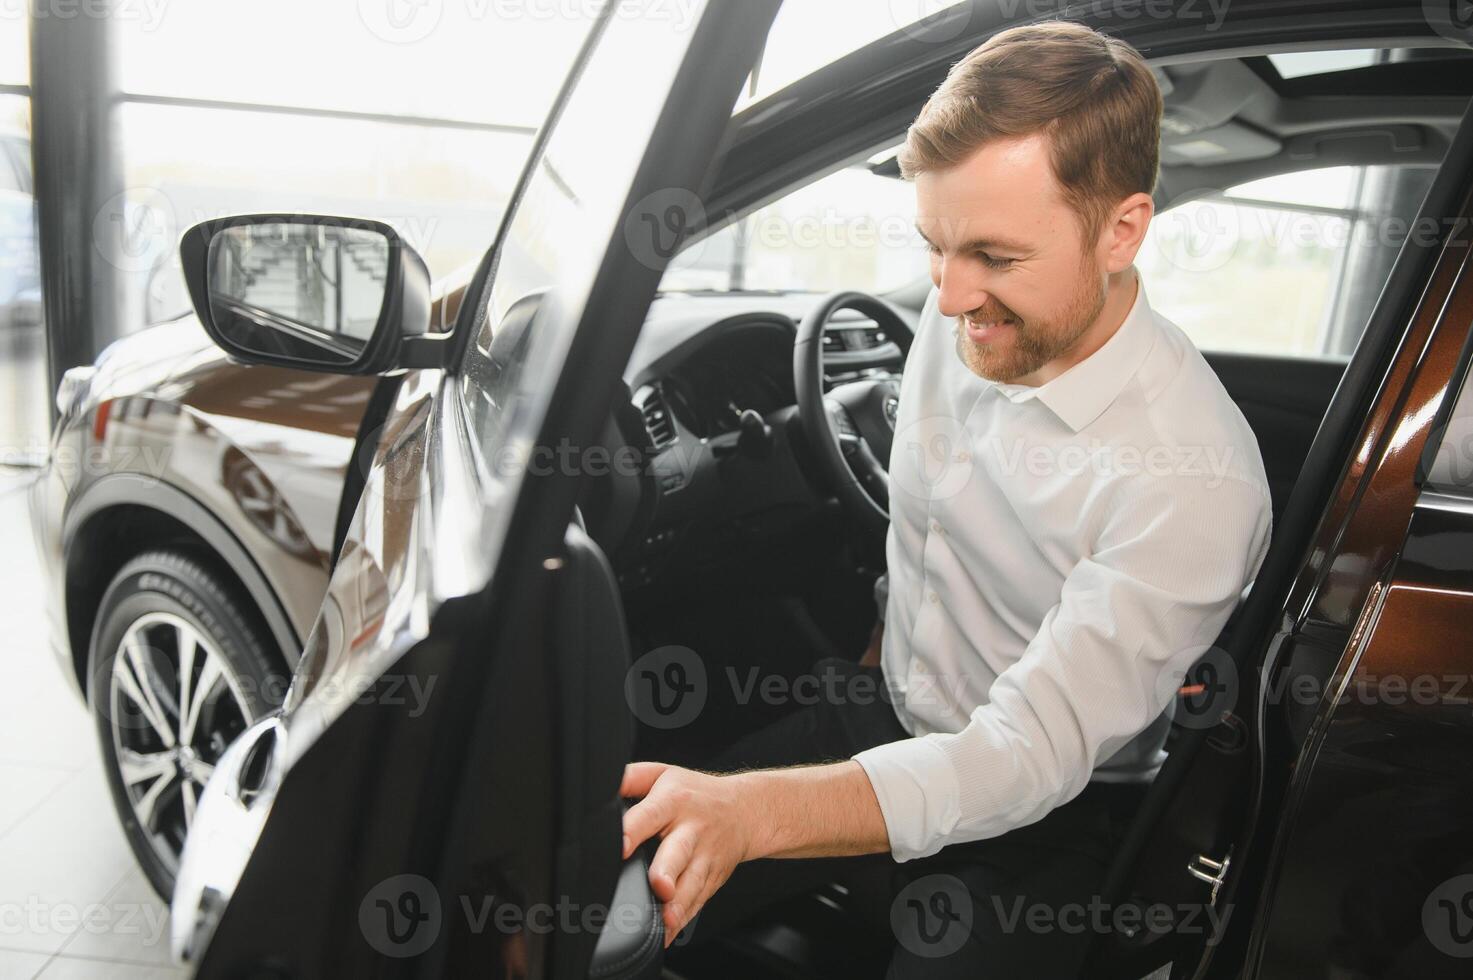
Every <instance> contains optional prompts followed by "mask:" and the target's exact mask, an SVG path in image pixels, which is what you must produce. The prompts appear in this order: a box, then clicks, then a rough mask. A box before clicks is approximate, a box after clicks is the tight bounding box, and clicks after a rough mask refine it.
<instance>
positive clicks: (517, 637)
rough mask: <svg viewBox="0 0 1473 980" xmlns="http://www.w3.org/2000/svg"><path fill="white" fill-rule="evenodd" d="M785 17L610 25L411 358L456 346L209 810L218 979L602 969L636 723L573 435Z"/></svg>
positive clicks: (194, 947)
mask: <svg viewBox="0 0 1473 980" xmlns="http://www.w3.org/2000/svg"><path fill="white" fill-rule="evenodd" d="M777 6H778V0H744V2H743V3H740V4H721V3H708V2H706V0H690V2H684V3H668V2H659V0H649V2H644V3H633V4H631V3H627V2H625V3H617V4H614V3H610V4H606V5H604V6H603V7H602V9H601V11H600V13H599V15H598V18H597V20H596V22H595V24H594V26H593V27H592V29H591V32H590V36H589V39H588V41H587V43H586V45H585V47H584V49H583V51H582V52H581V53H580V56H579V58H578V59H577V61H576V62H575V64H574V67H573V69H572V71H571V73H570V76H569V79H568V82H567V84H566V86H565V88H564V90H563V92H562V93H561V94H560V96H559V98H558V100H557V102H556V103H555V106H554V109H553V111H552V114H551V117H550V119H549V122H548V124H547V125H546V126H545V127H544V129H543V131H542V132H541V133H540V134H539V137H538V140H537V143H536V146H535V148H534V150H533V153H532V155H531V159H530V161H529V164H528V166H527V170H526V172H525V174H524V175H523V177H522V180H521V182H520V183H519V186H518V188H517V190H516V193H515V195H514V198H513V200H514V203H513V205H512V207H511V208H510V209H509V212H508V217H507V219H506V221H505V224H504V226H503V228H502V230H501V231H500V232H499V235H498V239H497V241H496V242H495V243H494V244H493V246H492V248H491V250H490V251H489V252H488V254H487V256H486V258H485V260H484V261H483V263H482V267H481V268H480V269H479V270H478V273H477V277H476V279H475V280H474V282H473V283H472V286H471V288H470V290H469V291H468V293H467V301H466V302H465V303H464V304H463V309H462V312H461V315H460V317H459V319H458V321H457V323H456V326H455V332H454V336H453V346H452V344H445V343H441V344H437V345H435V347H433V348H424V347H421V348H419V349H420V350H425V349H452V350H453V353H452V354H451V355H450V356H449V357H448V358H447V360H446V361H445V362H444V363H443V365H436V366H432V367H427V368H421V369H419V370H413V371H409V372H408V373H407V374H406V375H405V377H404V380H403V384H402V385H401V387H400V389H399V391H398V393H397V396H396V399H395V403H394V406H393V408H392V410H391V411H390V413H389V415H388V419H387V421H386V423H385V425H384V427H383V431H382V433H381V435H380V437H379V441H378V445H377V449H376V453H375V456H374V462H373V466H372V470H371V471H370V473H369V475H368V478H367V480H366V485H365V488H364V491H363V494H362V498H361V500H360V502H359V505H358V509H357V511H356V513H355V514H354V517H353V519H352V522H351V526H350V528H349V531H348V533H347V535H346V540H345V541H344V544H343V547H342V550H341V555H340V558H339V561H338V565H337V567H336V569H335V571H334V575H333V579H332V582H331V585H330V586H329V592H328V597H327V599H326V601H325V603H324V606H323V609H322V612H321V614H320V615H319V618H318V621H317V624H316V626H315V628H314V629H313V632H312V634H311V636H310V637H309V639H308V641H307V644H306V650H305V652H304V654H303V657H302V661H301V665H300V667H299V669H298V672H297V675H296V677H295V678H294V680H293V685H292V689H291V691H290V692H289V694H288V698H287V703H286V705H285V707H284V709H283V711H282V713H281V714H280V715H278V716H273V717H271V718H268V719H266V720H265V721H263V722H261V723H259V724H258V725H256V726H254V727H253V728H251V729H250V730H249V731H248V732H247V733H246V734H245V735H244V736H242V738H241V739H240V740H239V741H238V742H237V743H235V744H234V745H233V746H232V748H231V749H230V751H229V753H227V758H226V759H225V760H222V762H221V764H220V766H219V767H218V768H217V770H216V772H215V774H214V776H213V777H212V778H211V781H210V784H209V789H208V791H207V797H208V798H207V799H205V800H202V802H201V804H200V807H199V811H198V813H197V814H196V822H195V824H194V828H195V829H194V832H192V834H191V838H190V841H189V844H188V846H187V849H186V853H185V857H184V862H183V867H182V869H181V874H180V880H179V885H178V888H177V890H176V894H175V900H174V906H173V915H174V925H173V940H174V945H175V950H176V952H177V953H179V954H181V955H183V956H184V957H185V958H187V959H188V960H189V961H191V962H193V963H197V964H198V974H197V975H198V976H202V977H216V976H231V977H234V976H243V975H251V976H273V977H321V976H409V975H414V976H423V975H432V976H441V975H451V976H461V975H467V974H469V973H472V972H474V973H476V974H488V975H492V976H561V977H576V976H587V975H588V964H589V959H590V956H591V954H592V950H593V947H594V944H595V942H596V941H597V939H598V935H599V933H600V931H601V930H602V929H603V921H604V918H605V917H606V916H608V915H609V914H610V913H609V903H610V901H611V896H612V895H613V892H614V887H615V882H616V879H617V878H618V876H619V875H620V859H619V854H620V835H621V832H620V815H621V806H620V801H619V800H618V783H619V778H620V773H621V771H622V766H623V763H624V762H625V761H626V759H627V752H628V735H629V721H628V717H627V708H625V707H624V703H623V687H622V675H623V671H624V669H625V666H626V664H625V659H624V658H625V657H626V656H627V650H626V647H625V643H626V640H625V637H624V636H623V635H622V620H621V618H620V612H619V596H618V592H617V588H616V586H615V585H614V583H613V579H612V576H611V575H610V574H609V571H608V567H607V564H606V562H605V561H604V560H603V557H602V555H601V554H600V553H599V552H598V549H597V547H596V546H594V545H593V544H592V543H591V542H590V541H589V540H588V538H587V537H586V535H584V534H582V532H581V531H580V529H579V527H578V524H577V520H576V514H575V508H574V502H575V497H576V493H577V490H578V481H579V476H580V467H579V463H578V453H577V447H579V446H593V445H595V444H596V442H597V435H598V433H599V432H600V431H601V430H602V428H603V426H604V423H605V422H606V420H607V417H608V414H609V411H610V406H611V405H612V404H613V400H614V397H615V392H616V390H617V383H618V376H619V373H620V369H621V368H622V366H623V365H624V363H625V362H626V360H627V359H628V356H629V352H630V350H631V349H632V347H633V343H634V340H635V337H636V336H637V334H638V331H639V328H640V326H641V324H642V322H643V320H644V316H645V313H646V312H647V309H648V306H649V303H650V301H651V300H652V298H653V296H654V293H655V290H656V288H657V286H658V282H659V278H660V274H661V271H662V269H663V266H664V263H665V261H666V260H667V259H668V258H669V256H670V255H671V254H672V252H673V246H674V244H675V241H676V240H677V239H678V236H679V235H680V233H681V232H682V229H683V228H684V227H685V226H687V225H688V223H689V222H690V221H691V220H693V218H694V213H693V212H692V211H691V202H693V201H694V200H695V193H694V191H693V190H692V189H695V190H699V187H700V182H701V181H702V179H703V178H704V176H705V174H706V173H707V171H708V169H709V167H710V165H711V163H712V160H713V159H714V156H715V153H716V151H717V148H718V145H719V143H720V140H721V139H722V137H723V134H724V133H725V131H726V126H727V123H728V120H729V118H730V114H731V109H732V106H733V104H734V102H735V99H736V96H737V92H738V89H739V87H740V84H741V82H742V80H743V78H744V77H745V76H746V75H747V74H748V72H749V70H750V67H751V65H752V63H753V62H754V61H755V59H756V57H757V54H758V52H759V50H760V48H761V45H762V43H763V42H764V40H765V37H766V34H767V30H768V28H769V27H770V24H771V20H772V18H773V16H775V14H776V9H777ZM549 447H555V448H557V449H560V450H563V451H561V452H559V453H556V454H553V453H545V452H543V450H544V449H545V448H549ZM569 447H570V448H571V452H569V451H567V450H568V448H569ZM549 460H555V462H549ZM645 904H646V905H647V904H648V902H647V901H646V902H645ZM655 918H656V919H658V917H657V916H656V917H655ZM656 948H658V947H656Z"/></svg>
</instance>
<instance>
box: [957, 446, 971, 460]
mask: <svg viewBox="0 0 1473 980" xmlns="http://www.w3.org/2000/svg"><path fill="white" fill-rule="evenodd" d="M971 458H972V454H971V453H969V452H967V451H966V450H965V449H963V450H962V451H961V452H959V453H957V454H956V461H957V462H958V463H965V462H966V461H967V460H969V459H971Z"/></svg>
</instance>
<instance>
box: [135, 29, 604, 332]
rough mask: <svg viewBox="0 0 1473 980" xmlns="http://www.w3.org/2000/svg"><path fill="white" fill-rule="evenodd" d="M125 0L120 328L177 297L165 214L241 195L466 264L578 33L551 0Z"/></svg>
mask: <svg viewBox="0 0 1473 980" xmlns="http://www.w3.org/2000/svg"><path fill="white" fill-rule="evenodd" d="M400 6H401V5H395V4H384V3H362V4H353V3H349V4H302V3H295V2H290V0H258V2H255V3H251V4H243V5H220V4H217V3H211V2H208V0H173V2H171V3H169V4H167V5H165V6H162V7H158V8H156V10H157V13H156V14H154V13H150V8H148V7H146V6H143V5H139V6H137V7H134V8H130V9H133V10H135V11H136V14H137V15H136V16H133V17H126V18H124V17H120V18H119V19H118V20H117V22H116V23H115V25H114V31H115V37H116V40H117V49H118V81H119V86H120V87H121V89H122V90H123V93H124V94H123V98H122V103H123V104H122V108H121V111H120V118H119V132H120V133H121V136H122V140H123V154H122V155H123V168H124V183H125V186H126V188H127V189H126V191H125V200H124V201H123V202H121V203H120V206H119V215H118V218H119V220H121V222H122V225H123V228H124V229H125V241H124V243H123V247H122V255H121V256H120V258H119V262H118V263H117V264H118V265H119V267H120V269H121V271H122V272H123V274H124V277H125V286H126V289H125V296H126V309H124V310H123V311H121V312H120V316H121V321H122V322H121V323H120V330H119V332H120V333H128V332H131V331H133V330H136V329H139V328H141V327H143V326H146V325H148V324H151V323H157V322H160V321H163V320H167V319H171V318H173V317H175V316H178V315H179V314H181V313H185V312H188V310H189V308H190V306H189V297H188V295H187V293H186V291H185V289H184V283H183V279H182V276H181V274H180V272H179V265H178V256H177V249H176V245H177V242H178V236H179V234H180V233H181V232H183V231H184V230H186V229H187V228H189V227H190V226H191V225H193V224H195V223H197V222H199V221H202V220H205V219H207V218H213V217H219V216H222V215H227V214H238V213H246V212H252V211H285V212H307V213H325V214H346V215H361V216H364V217H369V218H374V219H377V220H380V221H384V222H387V223H388V224H390V225H392V226H393V227H394V228H395V229H396V230H397V231H398V232H399V233H400V234H401V235H403V236H404V237H405V239H406V240H407V241H408V242H409V244H411V245H412V246H414V248H415V249H416V250H417V251H418V252H419V253H420V254H421V255H423V256H424V257H425V260H426V262H427V263H428V264H429V267H430V273H431V275H432V276H433V277H434V278H436V279H437V280H441V281H445V282H447V283H455V282H457V281H459V280H463V279H468V278H469V276H470V273H471V271H472V268H473V267H474V264H475V263H476V262H477V261H478V260H479V259H480V257H481V255H482V254H483V253H484V252H485V251H486V249H487V247H488V246H489V245H490V243H491V240H492V238H493V236H494V235H495V233H496V229H497V227H498V225H499V223H500V220H501V216H502V213H503V211H504V209H505V207H506V204H507V200H508V199H509V197H510V195H511V192H512V188H513V187H514V185H515V183H516V180H517V177H518V176H519V175H520V173H521V170H522V167H523V165H524V164H525V162H526V159H527V155H528V153H529V152H530V150H531V144H532V137H533V136H534V135H535V133H536V130H537V127H538V126H540V125H541V123H542V121H543V117H544V116H545V115H546V113H547V110H548V108H549V107H550V106H551V104H552V99H553V97H554V95H555V94H556V92H557V87H558V85H559V84H560V83H561V81H562V76H563V73H564V71H566V68H567V66H568V64H570V63H571V61H572V58H573V55H574V53H575V52H576V50H577V47H578V45H579V43H580V42H581V41H582V39H583V37H584V36H585V34H586V32H587V27H588V22H587V19H586V18H583V17H568V16H560V15H559V9H560V8H557V7H555V6H551V7H549V6H545V5H544V6H538V5H524V6H521V7H517V8H511V7H508V6H507V5H493V4H418V5H414V4H410V5H402V9H400Z"/></svg>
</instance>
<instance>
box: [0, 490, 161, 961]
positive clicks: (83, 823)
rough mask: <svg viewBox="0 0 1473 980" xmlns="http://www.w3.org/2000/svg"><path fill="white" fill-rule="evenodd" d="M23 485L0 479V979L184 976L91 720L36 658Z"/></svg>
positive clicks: (42, 645) (38, 629) (39, 640)
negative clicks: (118, 812) (2, 662)
mask: <svg viewBox="0 0 1473 980" xmlns="http://www.w3.org/2000/svg"><path fill="white" fill-rule="evenodd" d="M25 480H26V476H25V475H24V474H23V473H17V472H16V471H13V470H0V541H4V542H5V547H4V551H3V554H4V559H3V560H0V622H3V623H4V624H5V634H6V637H7V639H8V640H9V643H8V644H7V646H6V650H5V659H6V663H7V667H8V669H7V670H6V671H5V674H4V677H5V680H4V682H3V683H0V980H31V978H33V977H40V978H44V980H58V978H69V977H107V978H117V980H151V978H163V977H184V976H187V975H188V974H187V972H186V971H184V970H181V969H178V968H175V967H173V966H172V965H171V964H170V962H169V948H168V947H169V943H168V919H167V910H166V909H165V907H164V904H163V903H162V902H160V901H159V899H158V898H157V897H156V896H155V895H154V894H153V891H152V890H151V889H150V888H149V885H148V882H147V881H146V880H145V879H144V878H143V876H142V874H141V872H139V870H138V867H137V865H136V864H135V863H134V861H133V856H132V854H131V852H130V851H129V850H128V845H127V843H126V842H125V841H124V840H123V835H122V832H121V831H120V830H119V829H118V824H117V818H116V816H115V814H114V811H113V804H112V799H111V798H110V797H109V795H108V790H107V784H106V782H105V780H104V777H103V774H102V770H101V764H100V762H99V759H98V750H97V743H96V740H95V737H94V733H93V728H92V721H91V718H90V716H89V715H88V713H87V711H86V708H85V706H84V705H83V704H82V702H81V699H80V698H78V697H77V695H76V694H75V693H74V692H73V691H72V690H71V689H70V688H69V687H68V686H67V684H66V681H65V680H64V678H63V676H62V673H61V671H60V670H59V669H58V668H57V666H56V665H55V664H54V663H53V662H52V660H51V655H50V653H49V652H48V650H47V649H46V641H45V638H44V624H43V622H42V619H41V614H40V611H39V610H40V608H41V596H40V581H39V578H38V576H37V574H36V571H35V555H34V550H33V548H32V547H31V539H30V524H29V522H28V521H27V519H26V514H25V492H24V482H25Z"/></svg>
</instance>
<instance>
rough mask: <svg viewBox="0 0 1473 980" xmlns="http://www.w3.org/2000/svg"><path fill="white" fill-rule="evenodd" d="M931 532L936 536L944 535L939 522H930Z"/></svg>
mask: <svg viewBox="0 0 1473 980" xmlns="http://www.w3.org/2000/svg"><path fill="white" fill-rule="evenodd" d="M931 530H932V531H935V532H936V533H937V534H945V533H946V531H945V529H944V528H942V526H941V522H940V521H932V522H931Z"/></svg>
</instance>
